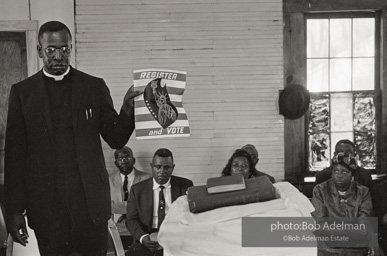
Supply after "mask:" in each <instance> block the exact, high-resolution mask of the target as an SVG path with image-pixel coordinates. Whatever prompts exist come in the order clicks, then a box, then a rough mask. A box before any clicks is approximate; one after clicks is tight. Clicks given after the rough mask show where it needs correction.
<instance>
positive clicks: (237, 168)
mask: <svg viewBox="0 0 387 256" xmlns="http://www.w3.org/2000/svg"><path fill="white" fill-rule="evenodd" d="M234 175H242V176H243V177H244V178H245V179H250V178H253V177H259V176H267V177H268V178H269V180H270V181H271V182H272V183H274V182H275V180H274V178H273V177H272V176H270V175H268V174H266V173H264V172H260V171H258V170H257V169H255V166H254V162H253V160H252V158H251V155H250V154H249V153H248V152H247V151H246V150H244V149H237V150H235V152H234V153H233V154H232V156H231V157H230V159H229V160H228V163H227V165H226V166H225V167H224V169H223V171H222V176H234Z"/></svg>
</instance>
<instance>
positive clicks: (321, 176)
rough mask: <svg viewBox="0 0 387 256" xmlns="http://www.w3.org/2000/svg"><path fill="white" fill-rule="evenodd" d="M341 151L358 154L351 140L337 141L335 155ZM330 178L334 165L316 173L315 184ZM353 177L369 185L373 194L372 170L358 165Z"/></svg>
mask: <svg viewBox="0 0 387 256" xmlns="http://www.w3.org/2000/svg"><path fill="white" fill-rule="evenodd" d="M339 153H347V154H351V155H354V154H356V152H355V144H354V143H353V142H352V141H350V140H340V141H338V142H337V143H336V146H335V153H334V155H335V156H336V155H337V154H339ZM330 178H332V167H331V166H329V167H328V168H325V169H324V170H322V171H319V172H318V173H317V174H316V181H315V185H317V184H320V183H322V182H324V181H326V180H329V179H330ZM353 179H354V180H355V181H356V182H358V183H360V184H361V185H363V186H366V187H368V188H369V190H370V192H371V194H372V191H373V185H372V184H373V182H372V177H371V172H370V171H369V170H367V169H364V168H362V167H360V166H357V167H356V171H355V174H354V175H353Z"/></svg>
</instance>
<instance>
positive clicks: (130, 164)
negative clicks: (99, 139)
mask: <svg viewBox="0 0 387 256" xmlns="http://www.w3.org/2000/svg"><path fill="white" fill-rule="evenodd" d="M114 158H115V161H114V163H115V164H116V166H117V170H116V171H115V172H113V173H111V174H110V175H109V183H110V196H111V200H112V209H114V208H118V207H119V205H120V204H125V211H126V203H125V202H126V201H127V200H128V197H129V191H130V188H131V187H132V185H133V184H136V183H138V182H140V181H143V180H146V179H148V178H151V177H152V176H151V175H150V174H149V173H146V172H142V171H140V170H138V169H136V167H134V164H135V163H136V158H134V155H133V151H132V149H131V148H129V147H127V146H125V147H123V148H121V149H117V150H116V151H114ZM117 206H118V207H117ZM113 213H114V212H113ZM117 217H118V218H117ZM119 217H121V215H119V216H114V221H115V222H120V221H121V220H123V221H125V220H124V219H122V218H121V219H120V221H118V220H119Z"/></svg>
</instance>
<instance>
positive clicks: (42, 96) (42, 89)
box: [35, 70, 54, 143]
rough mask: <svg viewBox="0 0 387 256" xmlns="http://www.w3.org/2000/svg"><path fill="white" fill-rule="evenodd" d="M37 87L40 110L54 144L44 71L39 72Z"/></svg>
mask: <svg viewBox="0 0 387 256" xmlns="http://www.w3.org/2000/svg"><path fill="white" fill-rule="evenodd" d="M35 86H36V88H38V94H37V95H38V97H39V98H38V102H39V104H40V109H41V110H42V113H43V116H44V119H45V120H46V124H47V128H48V133H49V136H50V141H51V143H53V142H54V140H53V131H52V122H51V113H50V102H49V99H48V94H47V88H46V83H45V82H44V79H43V70H41V71H40V72H39V75H38V79H37V83H36V85H35Z"/></svg>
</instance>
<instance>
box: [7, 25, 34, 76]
mask: <svg viewBox="0 0 387 256" xmlns="http://www.w3.org/2000/svg"><path fill="white" fill-rule="evenodd" d="M0 31H5V32H25V33H26V48H27V75H28V76H31V75H33V74H35V73H36V72H38V65H39V58H38V52H37V50H36V46H37V33H38V21H37V20H5V21H4V20H0Z"/></svg>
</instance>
